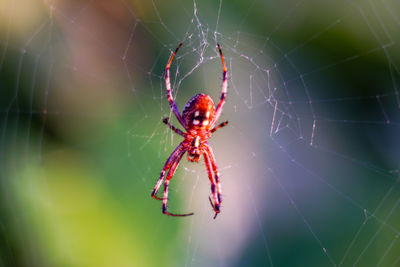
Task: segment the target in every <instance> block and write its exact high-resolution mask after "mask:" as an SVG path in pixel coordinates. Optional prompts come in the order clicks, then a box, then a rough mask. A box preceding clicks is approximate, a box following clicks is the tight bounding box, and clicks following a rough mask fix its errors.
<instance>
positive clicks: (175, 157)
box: [151, 44, 228, 219]
mask: <svg viewBox="0 0 400 267" xmlns="http://www.w3.org/2000/svg"><path fill="white" fill-rule="evenodd" d="M181 46H182V44H179V46H178V47H177V48H176V49H175V52H174V53H173V54H172V56H171V58H170V60H169V61H168V64H167V66H166V67H165V85H166V87H167V97H168V102H169V104H170V106H171V109H172V111H173V113H174V114H175V116H176V118H177V119H178V121H179V123H180V124H181V125H182V126H183V127H184V128H185V131H186V132H183V131H181V130H180V129H178V128H176V127H175V126H173V125H172V124H170V123H169V122H168V118H164V120H163V122H164V123H165V124H167V125H168V126H169V127H170V128H171V129H172V130H173V131H174V132H175V133H177V134H179V135H181V136H182V137H183V138H184V140H183V141H182V142H181V143H180V144H179V146H178V147H177V148H176V149H175V151H174V152H173V153H172V154H171V156H170V157H169V158H168V160H167V162H166V163H165V165H164V168H163V169H162V171H161V174H160V178H159V179H158V181H157V184H156V186H155V187H154V189H153V191H152V193H151V196H152V197H153V198H155V199H157V200H162V201H163V205H162V212H163V213H164V214H167V215H172V216H188V215H193V213H187V214H174V213H170V212H168V211H167V201H168V186H169V181H170V180H171V178H172V176H173V175H174V173H175V171H176V168H177V167H178V164H179V162H180V160H181V159H182V157H183V155H184V154H185V152H187V157H186V158H187V159H188V160H189V161H192V162H198V161H199V159H200V157H201V155H203V157H204V163H205V165H206V169H207V173H208V178H209V179H210V182H211V193H212V200H211V198H209V199H210V203H211V206H212V207H213V209H214V211H215V216H214V219H215V218H216V216H217V214H218V213H219V212H220V206H221V202H222V198H221V185H220V181H219V172H218V170H217V165H216V163H215V158H214V154H213V152H212V149H211V147H210V145H209V144H208V142H207V139H208V138H210V137H211V134H212V133H213V132H215V131H216V130H217V129H219V128H221V127H223V126H225V125H227V124H228V122H227V121H225V122H223V123H221V124H219V125H218V126H215V124H216V123H217V121H218V119H219V117H220V115H221V112H222V108H223V106H224V104H225V97H226V91H227V87H228V80H227V70H226V66H225V62H224V57H223V55H222V51H221V47H220V46H219V44H218V45H217V46H218V51H219V54H220V56H221V61H222V67H223V73H222V94H221V98H220V100H219V103H218V106H217V108H215V107H214V102H213V100H212V99H211V97H210V96H208V95H206V94H197V95H195V96H193V97H192V98H191V99H190V100H189V101H188V102H187V103H186V105H185V107H184V109H183V112H182V115H181V114H180V112H179V109H178V107H177V106H176V103H175V101H174V99H173V98H172V93H171V82H170V78H169V68H170V66H171V63H172V60H173V59H174V57H175V55H176V53H177V52H178V50H179V48H180V47H181ZM167 170H168V174H167V178H166V179H165V182H164V195H163V198H159V197H157V196H156V194H157V191H158V190H159V189H160V187H161V184H162V182H163V180H164V177H165V173H166V171H167Z"/></svg>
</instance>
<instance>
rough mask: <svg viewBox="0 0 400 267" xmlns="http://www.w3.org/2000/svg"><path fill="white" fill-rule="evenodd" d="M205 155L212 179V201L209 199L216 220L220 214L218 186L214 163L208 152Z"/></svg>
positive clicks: (208, 172) (209, 175)
mask: <svg viewBox="0 0 400 267" xmlns="http://www.w3.org/2000/svg"><path fill="white" fill-rule="evenodd" d="M203 154H204V163H205V164H206V169H207V174H208V178H209V179H210V182H211V194H212V200H211V198H210V197H209V198H208V199H209V200H210V204H211V207H212V208H213V209H214V211H215V216H214V219H215V218H216V217H217V214H218V213H219V212H220V201H219V200H218V194H217V190H216V187H217V185H216V182H215V179H214V176H213V172H212V163H211V159H210V156H209V154H208V152H207V151H204V152H203Z"/></svg>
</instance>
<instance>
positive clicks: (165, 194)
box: [162, 151, 194, 217]
mask: <svg viewBox="0 0 400 267" xmlns="http://www.w3.org/2000/svg"><path fill="white" fill-rule="evenodd" d="M184 153H185V152H184V151H183V152H182V153H180V154H179V155H178V156H177V157H176V160H175V161H174V162H173V163H172V166H171V168H170V169H169V171H168V174H167V178H166V179H165V182H164V196H163V205H162V212H163V213H164V214H166V215H170V216H177V217H183V216H190V215H193V214H194V213H193V212H191V213H185V214H175V213H171V212H168V211H167V202H168V186H169V181H170V180H171V178H172V176H174V174H175V171H176V168H177V167H178V165H179V162H180V160H181V159H182V156H183V154H184Z"/></svg>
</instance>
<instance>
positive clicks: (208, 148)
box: [204, 143, 222, 204]
mask: <svg viewBox="0 0 400 267" xmlns="http://www.w3.org/2000/svg"><path fill="white" fill-rule="evenodd" d="M204 146H205V148H206V153H207V155H208V156H209V158H210V162H211V167H212V170H213V171H214V177H215V183H216V186H217V198H218V203H219V204H221V203H222V197H221V182H220V180H219V171H218V168H217V163H216V161H215V156H214V153H213V151H212V149H211V146H210V145H209V144H208V143H204Z"/></svg>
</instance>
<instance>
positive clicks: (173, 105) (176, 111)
mask: <svg viewBox="0 0 400 267" xmlns="http://www.w3.org/2000/svg"><path fill="white" fill-rule="evenodd" d="M181 46H182V43H180V44H179V45H178V47H177V48H176V49H175V52H174V53H173V54H172V56H171V58H170V59H169V61H168V64H167V66H166V67H165V87H166V88H167V97H168V102H169V105H170V106H171V109H172V111H173V112H174V114H175V116H176V118H177V119H178V121H179V123H180V124H182V126H183V127H184V128H185V129H186V125H185V122H184V120H183V119H182V117H181V114H180V112H179V109H178V106H177V105H176V103H175V101H174V99H173V98H172V93H171V80H170V78H169V67H170V66H171V63H172V60H173V59H174V57H175V55H176V53H177V52H178V50H179V48H180V47H181Z"/></svg>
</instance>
